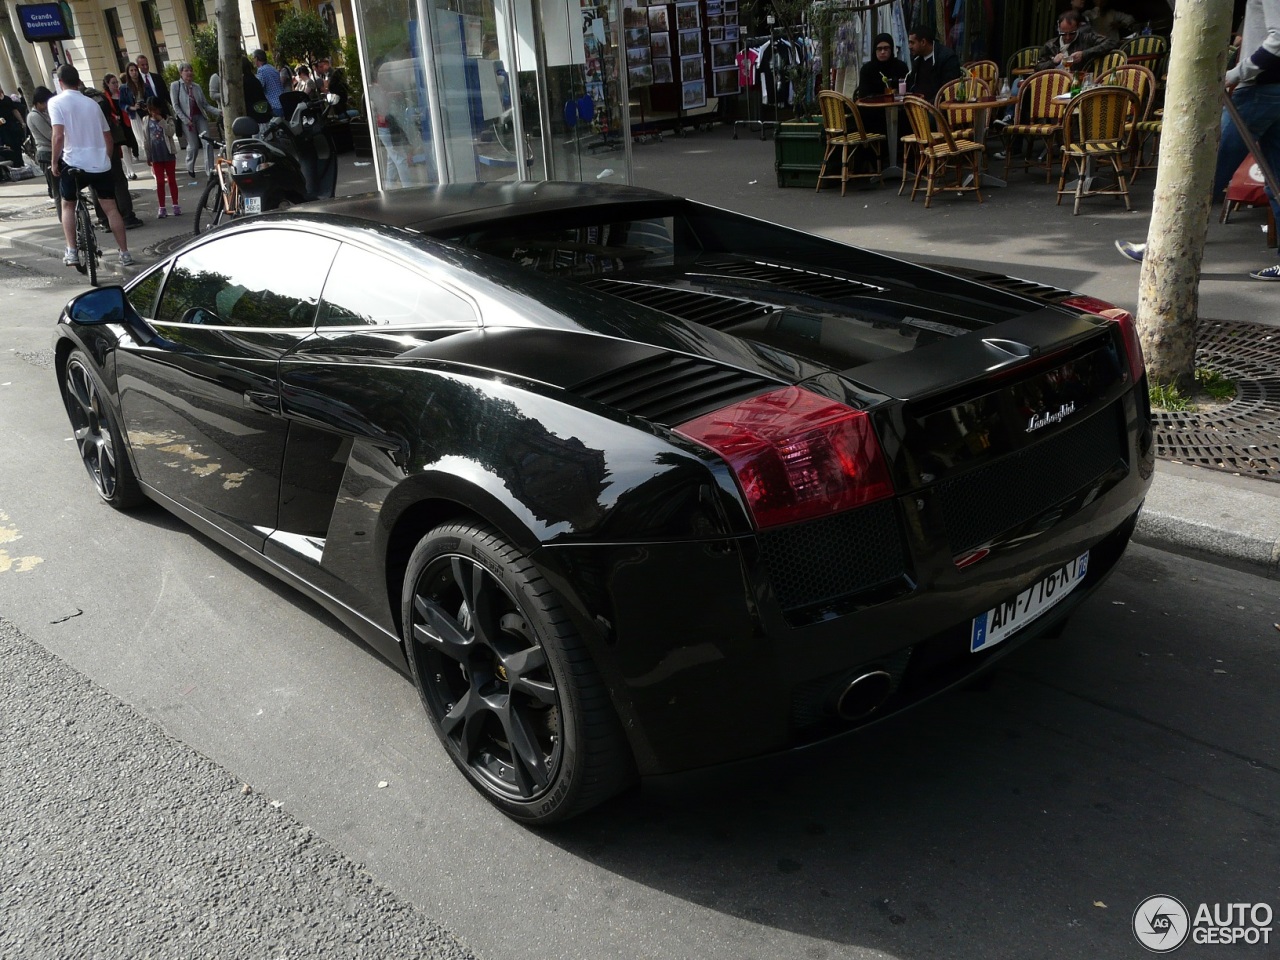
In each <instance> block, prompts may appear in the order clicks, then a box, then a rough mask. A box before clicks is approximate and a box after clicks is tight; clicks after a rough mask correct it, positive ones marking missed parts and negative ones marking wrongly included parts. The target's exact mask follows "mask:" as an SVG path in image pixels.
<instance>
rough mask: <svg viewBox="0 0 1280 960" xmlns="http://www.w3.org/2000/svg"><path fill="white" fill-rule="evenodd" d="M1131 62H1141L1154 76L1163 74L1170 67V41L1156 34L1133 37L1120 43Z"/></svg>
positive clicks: (1122, 50)
mask: <svg viewBox="0 0 1280 960" xmlns="http://www.w3.org/2000/svg"><path fill="white" fill-rule="evenodd" d="M1120 50H1121V52H1123V53H1124V55H1125V56H1127V57H1128V58H1129V60H1130V62H1136V63H1140V64H1141V65H1142V66H1144V67H1146V68H1147V69H1149V70H1150V71H1151V73H1152V75H1153V76H1157V77H1159V76H1162V75H1163V74H1164V72H1165V71H1166V70H1168V68H1169V66H1168V65H1169V41H1168V40H1166V39H1165V38H1164V37H1158V36H1156V35H1155V34H1148V35H1147V36H1145V37H1133V38H1132V39H1130V40H1126V41H1125V42H1124V43H1122V44H1121V45H1120Z"/></svg>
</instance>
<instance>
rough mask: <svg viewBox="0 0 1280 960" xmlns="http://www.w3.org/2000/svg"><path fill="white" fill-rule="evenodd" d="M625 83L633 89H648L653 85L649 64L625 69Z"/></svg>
mask: <svg viewBox="0 0 1280 960" xmlns="http://www.w3.org/2000/svg"><path fill="white" fill-rule="evenodd" d="M627 83H628V84H630V85H631V86H633V87H648V86H652V85H653V67H651V66H650V65H649V64H647V63H646V64H645V65H644V66H642V67H641V66H637V67H631V66H629V67H627Z"/></svg>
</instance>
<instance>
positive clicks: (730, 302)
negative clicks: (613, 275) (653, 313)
mask: <svg viewBox="0 0 1280 960" xmlns="http://www.w3.org/2000/svg"><path fill="white" fill-rule="evenodd" d="M583 286H584V287H590V288H591V289H592V290H598V291H600V292H601V293H607V294H609V295H611V296H614V297H623V298H624V299H627V300H630V301H631V302H632V303H638V304H641V305H642V306H646V307H652V308H653V309H654V310H661V311H662V312H663V313H669V314H671V315H672V316H675V317H680V318H681V319H684V320H689V321H692V322H693V323H698V324H701V325H703V326H706V327H713V328H715V329H717V330H722V329H725V328H727V327H733V326H737V325H738V324H740V323H746V322H748V321H750V320H758V319H759V318H760V317H763V316H767V315H768V314H770V313H772V312H773V309H774V308H773V307H770V306H766V305H765V304H762V303H755V302H754V301H752V300H743V299H741V298H739V297H722V296H718V295H717V294H714V293H698V292H695V291H692V290H673V289H671V288H670V287H659V286H653V285H651V284H647V283H632V282H629V281H625V280H613V279H608V278H603V277H601V278H596V279H593V280H588V281H586V282H585V283H583Z"/></svg>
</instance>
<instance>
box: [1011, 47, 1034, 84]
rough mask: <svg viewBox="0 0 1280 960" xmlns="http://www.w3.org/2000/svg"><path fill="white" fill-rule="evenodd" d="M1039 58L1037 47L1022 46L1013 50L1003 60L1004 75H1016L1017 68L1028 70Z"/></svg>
mask: <svg viewBox="0 0 1280 960" xmlns="http://www.w3.org/2000/svg"><path fill="white" fill-rule="evenodd" d="M1039 60H1040V48H1039V47H1023V48H1022V49H1021V50H1015V51H1014V52H1013V53H1012V54H1011V55H1010V57H1009V59H1008V60H1006V61H1005V65H1004V75H1005V76H1006V77H1014V76H1017V75H1018V74H1017V72H1016V71H1018V70H1029V69H1030V68H1031V67H1034V66H1035V65H1036V63H1037V62H1038V61H1039Z"/></svg>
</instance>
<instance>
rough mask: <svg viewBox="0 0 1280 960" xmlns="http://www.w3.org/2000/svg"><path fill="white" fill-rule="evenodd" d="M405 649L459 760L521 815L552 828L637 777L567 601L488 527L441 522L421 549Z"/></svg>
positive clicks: (475, 780) (408, 579) (494, 797)
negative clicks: (553, 824) (563, 600)
mask: <svg viewBox="0 0 1280 960" xmlns="http://www.w3.org/2000/svg"><path fill="white" fill-rule="evenodd" d="M403 598H404V599H403V607H402V614H403V621H402V622H403V623H404V635H405V636H404V640H405V651H406V653H407V656H408V660H409V665H410V669H411V670H412V673H413V679H414V682H415V684H416V685H417V687H418V693H419V696H420V697H421V699H422V704H423V706H424V707H425V708H426V710H427V715H428V716H429V717H430V718H431V723H432V726H434V727H435V730H436V734H437V735H438V736H439V737H440V741H441V743H443V744H444V747H445V750H446V751H447V752H448V754H449V757H450V759H452V760H453V762H454V763H455V764H457V766H458V769H460V770H461V771H462V772H463V774H464V775H465V776H466V777H467V779H468V780H470V781H471V784H472V786H474V787H475V788H476V789H477V790H479V791H480V792H481V793H482V794H483V795H484V796H485V798H486V799H487V800H488V801H489V802H490V803H492V804H493V805H494V806H496V807H497V808H498V809H499V810H501V811H502V812H503V813H505V814H506V815H507V816H509V817H511V818H512V819H514V820H518V821H520V822H522V823H527V824H531V825H534V826H543V825H546V824H551V823H555V822H558V821H561V820H566V819H568V818H569V817H572V816H575V815H576V814H579V813H581V812H583V811H584V810H587V809H589V808H590V807H593V806H595V805H596V804H599V803H601V802H603V801H604V800H607V799H608V798H609V797H611V796H613V795H614V794H616V793H618V792H619V791H621V790H622V789H623V788H624V787H626V786H627V785H628V784H629V783H630V782H631V781H632V779H634V776H635V774H634V767H633V764H632V760H631V752H630V749H629V748H628V746H627V742H626V738H625V736H624V735H623V733H622V726H621V724H620V723H619V721H618V718H617V716H616V714H615V713H614V711H613V705H612V703H611V701H610V699H609V694H608V691H607V690H606V689H605V686H604V683H603V682H602V681H601V679H600V677H599V674H598V673H597V672H596V669H595V664H594V663H592V661H591V658H590V656H589V655H588V653H587V650H586V647H585V645H584V644H583V642H582V640H581V639H580V638H579V636H578V634H577V631H576V630H575V629H574V627H573V625H572V623H571V622H570V620H569V618H568V616H567V615H566V613H565V611H564V608H563V606H562V605H561V602H560V600H559V599H558V598H557V597H556V595H555V593H554V592H553V591H552V589H551V587H550V585H549V584H548V583H547V582H546V580H544V579H543V577H542V575H541V574H540V573H539V572H538V570H537V568H536V567H535V566H534V565H533V564H532V563H531V562H530V561H529V560H528V559H527V558H525V557H524V556H523V555H522V554H521V553H520V552H519V551H518V550H517V549H516V548H515V547H513V546H512V545H511V544H509V543H507V542H506V541H504V540H503V539H502V538H501V537H499V536H498V535H497V534H496V533H494V532H493V531H492V530H490V529H488V528H487V527H484V526H480V525H476V524H467V523H455V524H447V525H445V526H441V527H437V528H436V529H435V530H433V531H431V532H430V533H429V534H427V535H426V536H425V537H424V538H423V539H422V541H421V542H420V543H419V544H418V546H417V548H416V549H415V550H414V551H413V555H412V556H411V557H410V559H409V567H408V570H407V571H406V573H405V579H404V593H403Z"/></svg>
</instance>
